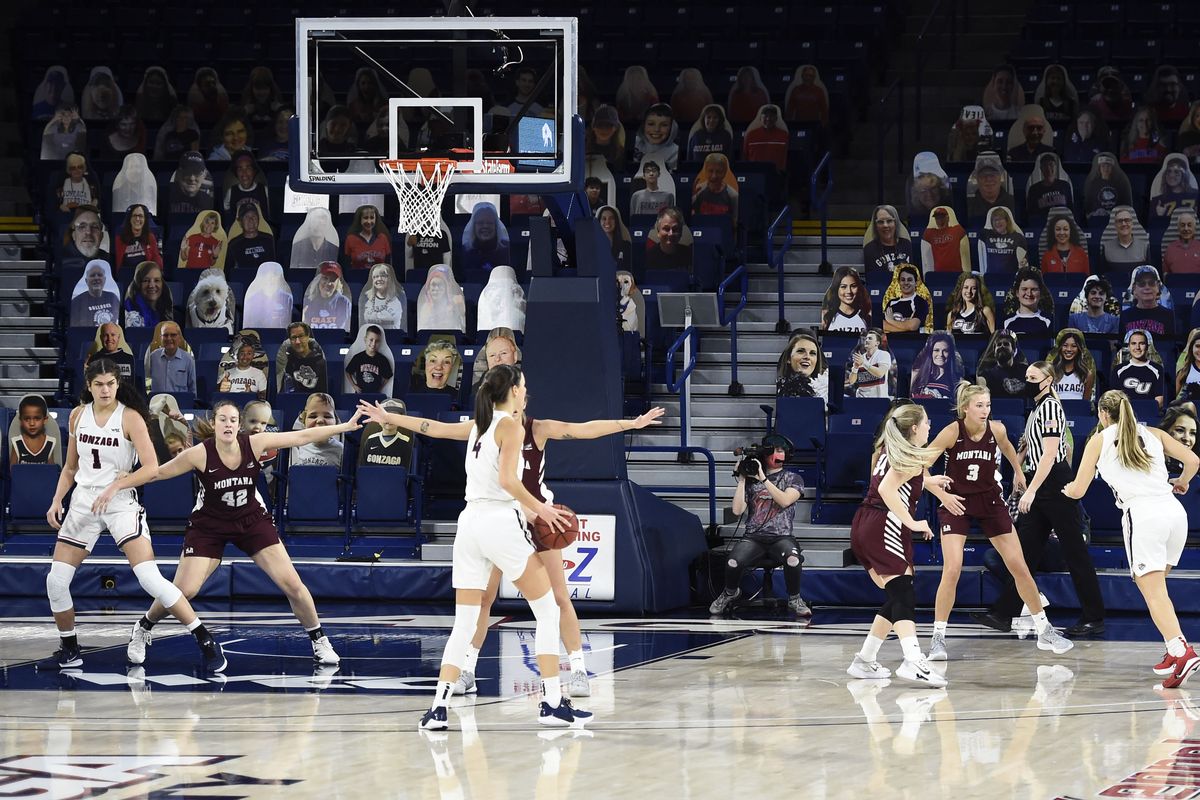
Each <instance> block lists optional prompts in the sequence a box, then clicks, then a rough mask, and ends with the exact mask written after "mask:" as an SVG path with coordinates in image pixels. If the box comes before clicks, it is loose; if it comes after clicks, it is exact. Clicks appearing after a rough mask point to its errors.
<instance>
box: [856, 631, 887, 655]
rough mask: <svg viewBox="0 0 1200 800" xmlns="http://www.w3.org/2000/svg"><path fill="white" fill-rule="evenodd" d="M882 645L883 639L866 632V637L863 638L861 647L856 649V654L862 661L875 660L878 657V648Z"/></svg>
mask: <svg viewBox="0 0 1200 800" xmlns="http://www.w3.org/2000/svg"><path fill="white" fill-rule="evenodd" d="M881 647H883V639H880V638H879V637H878V636H875V635H873V634H870V633H868V634H867V638H866V639H863V644H862V649H861V650H859V651H858V655H859V656H860V657H862V660H863V661H867V662H870V661H875V660H876V659H877V658H878V657H879V648H881Z"/></svg>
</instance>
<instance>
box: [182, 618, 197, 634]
mask: <svg viewBox="0 0 1200 800" xmlns="http://www.w3.org/2000/svg"><path fill="white" fill-rule="evenodd" d="M184 627H185V628H187V629H188V633H191V632H192V631H194V630H196V628H199V627H200V618H199V617H196V618H195V619H194V620H192V621H191V622H189V623H188V624H187V625H185V626H184Z"/></svg>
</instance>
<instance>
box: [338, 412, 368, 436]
mask: <svg viewBox="0 0 1200 800" xmlns="http://www.w3.org/2000/svg"><path fill="white" fill-rule="evenodd" d="M364 416H366V415H365V414H364V413H363V410H362V407H361V406H360V407H359V408H356V409H354V415H353V416H351V417H350V419H349V420H348V421H346V422H343V423H342V424H341V425H339V426H338V427H340V428H341V429H342V433H349V432H350V431H356V430H358V429H359V428H361V427H362V418H363V417H364Z"/></svg>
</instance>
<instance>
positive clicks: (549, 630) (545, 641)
mask: <svg viewBox="0 0 1200 800" xmlns="http://www.w3.org/2000/svg"><path fill="white" fill-rule="evenodd" d="M529 608H530V609H531V610H532V611H533V617H534V619H536V620H537V629H536V631H535V632H534V635H533V652H534V654H535V655H539V656H550V655H558V603H557V602H555V600H554V592H553V591H549V592H546V593H545V594H544V595H542V596H541V597H539V598H538V599H536V600H530V601H529Z"/></svg>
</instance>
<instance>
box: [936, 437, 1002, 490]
mask: <svg viewBox="0 0 1200 800" xmlns="http://www.w3.org/2000/svg"><path fill="white" fill-rule="evenodd" d="M944 466H945V474H946V476H947V477H948V478H950V479H951V480H953V481H954V483H952V484H951V485H950V491H952V492H953V493H954V494H958V495H968V494H986V493H989V492H999V491H1000V444H999V442H997V441H996V436H995V434H993V433H992V425H991V423H990V422H989V423H988V425H987V427H986V428H985V429H984V432H983V436H982V437H980V439H979V441H975V440H974V439H972V438H971V437H970V436H969V435H968V434H967V426H966V423H965V422H963V421H962V420H961V419H960V420H959V421H958V439H957V440H955V442H954V446H953V447H950V448H949V449H947V450H946V454H945V462H944Z"/></svg>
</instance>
